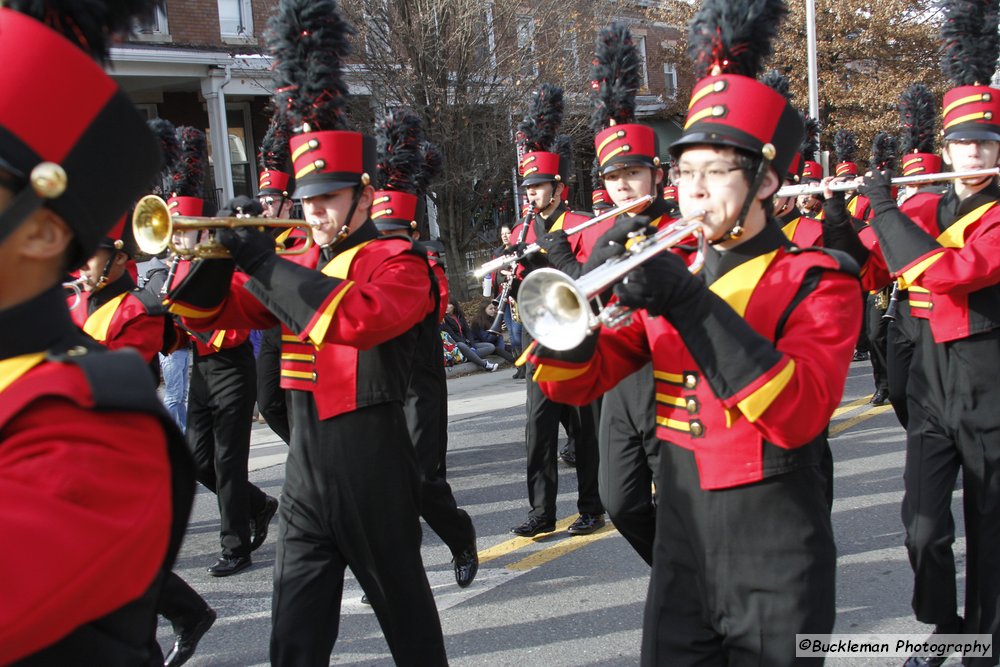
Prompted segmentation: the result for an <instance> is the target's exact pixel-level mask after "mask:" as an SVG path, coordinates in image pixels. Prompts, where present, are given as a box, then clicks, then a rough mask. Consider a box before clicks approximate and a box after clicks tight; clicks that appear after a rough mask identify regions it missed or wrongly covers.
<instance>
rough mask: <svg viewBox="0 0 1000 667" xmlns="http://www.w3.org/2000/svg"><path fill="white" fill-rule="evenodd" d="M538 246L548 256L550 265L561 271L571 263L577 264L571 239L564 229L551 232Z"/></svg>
mask: <svg viewBox="0 0 1000 667" xmlns="http://www.w3.org/2000/svg"><path fill="white" fill-rule="evenodd" d="M538 246H539V247H540V248H541V249H542V250H544V251H545V252H546V254H547V255H548V260H549V263H550V264H552V266H554V267H556V268H557V269H559V270H563V267H564V266H566V265H567V264H569V263H571V262H572V263H575V262H576V254H575V253H574V252H573V249H572V248H571V247H570V245H569V238H568V237H567V236H566V232H565V231H563V230H562V229H560V230H558V231H555V232H549V233H548V234H546V235H545V236H543V237H542V238H540V239H538Z"/></svg>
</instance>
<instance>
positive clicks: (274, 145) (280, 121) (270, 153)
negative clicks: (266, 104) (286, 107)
mask: <svg viewBox="0 0 1000 667" xmlns="http://www.w3.org/2000/svg"><path fill="white" fill-rule="evenodd" d="M290 157H291V153H290V149H289V148H288V125H287V123H286V119H285V117H284V116H283V115H282V114H280V113H275V114H274V115H273V116H271V123H270V125H268V126H267V132H266V133H264V138H263V139H261V142H260V154H259V155H258V158H259V161H260V167H261V169H268V170H271V171H281V172H284V171H287V170H288V160H289V158H290Z"/></svg>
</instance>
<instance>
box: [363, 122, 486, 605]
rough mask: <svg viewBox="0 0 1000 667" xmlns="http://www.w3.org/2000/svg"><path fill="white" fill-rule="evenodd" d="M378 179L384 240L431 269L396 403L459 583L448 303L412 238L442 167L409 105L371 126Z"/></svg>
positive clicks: (464, 571)
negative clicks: (432, 290)
mask: <svg viewBox="0 0 1000 667" xmlns="http://www.w3.org/2000/svg"><path fill="white" fill-rule="evenodd" d="M377 138H378V146H379V154H378V157H379V162H378V165H379V167H378V176H377V178H376V181H377V182H378V183H379V186H380V189H379V190H376V191H375V198H374V203H373V204H372V213H371V217H372V220H373V221H374V223H375V226H376V227H377V228H378V230H379V233H380V234H381V235H382V236H384V237H398V238H405V239H409V240H412V241H413V243H414V248H415V249H417V250H418V251H419V252H421V253H422V254H424V255H425V256H426V257H427V259H428V263H429V264H430V266H429V267H428V269H429V271H430V272H431V276H432V283H433V284H434V285H435V286H436V287H437V292H438V294H439V297H438V308H437V309H435V310H433V311H431V312H430V313H428V314H427V316H426V317H425V318H424V319H423V321H421V322H420V324H418V325H417V342H416V344H415V347H414V350H413V355H412V356H413V370H412V372H411V375H410V382H409V385H408V387H407V390H406V400H405V401H404V402H403V412H404V413H405V415H406V425H407V428H408V429H409V432H410V439H411V440H412V442H413V447H414V450H415V451H416V454H417V466H418V468H419V469H420V516H421V517H423V519H424V521H426V522H427V525H428V526H430V529H431V530H433V531H434V532H435V533H437V535H438V537H440V538H441V541H442V542H444V543H445V544H446V545H447V546H448V548H449V549H450V550H451V555H452V567H453V569H454V571H455V582H456V583H457V584H458V585H459V587H461V588H466V587H467V586H469V584H471V583H472V580H473V579H475V578H476V573H477V572H478V571H479V554H478V551H477V549H476V529H475V527H474V526H473V525H472V519H470V518H469V514H468V512H466V511H465V510H463V509H461V508H459V507H458V503H457V502H456V501H455V495H454V494H453V493H452V490H451V486H450V485H449V484H448V480H447V470H448V469H447V455H448V384H447V382H448V380H447V377H446V376H445V372H444V364H442V363H441V358H442V350H441V335H440V334H439V333H438V331H439V329H438V324H439V323H440V321H441V319H442V318H443V317H444V307H445V306H447V304H448V279H447V277H446V276H445V271H444V268H443V267H442V266H441V265H440V263H439V262H438V261H437V257H438V253H437V252H434V251H433V250H432V249H431V248H430V247H428V246H426V245H424V244H422V243H419V239H420V231H419V229H418V227H419V226H418V224H417V217H418V215H419V214H420V209H421V203H420V200H421V198H422V197H424V196H426V192H427V190H428V188H429V184H430V181H431V180H432V179H433V178H434V177H435V176H436V175H437V173H438V171H440V168H441V166H442V162H441V160H440V154H439V152H438V149H437V147H436V146H434V145H433V144H431V143H429V142H427V141H426V140H424V135H423V128H422V127H421V121H420V117H419V116H417V115H416V114H415V113H413V112H412V111H409V110H404V109H400V110H396V111H393V112H390V113H389V114H388V115H386V117H385V118H384V119H383V120H382V122H381V123H379V125H378V128H377Z"/></svg>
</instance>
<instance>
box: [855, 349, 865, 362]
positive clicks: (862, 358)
mask: <svg viewBox="0 0 1000 667" xmlns="http://www.w3.org/2000/svg"><path fill="white" fill-rule="evenodd" d="M851 361H868V353H867V352H857V351H855V352H854V356H853V357H851Z"/></svg>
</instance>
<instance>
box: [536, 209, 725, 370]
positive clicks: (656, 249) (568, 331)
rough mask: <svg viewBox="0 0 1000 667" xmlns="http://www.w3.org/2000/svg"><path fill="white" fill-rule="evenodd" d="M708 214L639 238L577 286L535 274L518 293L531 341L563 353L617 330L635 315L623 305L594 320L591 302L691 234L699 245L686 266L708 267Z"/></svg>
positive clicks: (552, 273) (551, 274) (556, 274)
mask: <svg viewBox="0 0 1000 667" xmlns="http://www.w3.org/2000/svg"><path fill="white" fill-rule="evenodd" d="M704 217H705V211H696V212H695V213H692V214H691V215H688V216H685V217H683V218H681V219H680V220H677V221H675V222H673V223H672V224H670V225H668V226H667V227H664V228H663V229H661V230H659V231H658V232H656V234H653V235H652V236H647V237H644V238H640V237H636V238H637V240H636V241H635V242H634V243H630V244H628V245H627V246H626V248H627V250H626V251H625V254H624V255H621V256H619V257H614V258H612V259H609V260H608V261H607V262H605V263H604V264H603V265H601V266H599V267H597V268H596V269H594V270H593V271H591V272H590V273H587V274H585V275H583V276H581V277H580V278H579V279H578V280H573V279H572V278H570V277H569V276H567V275H566V274H565V273H563V272H562V271H557V270H555V269H548V268H544V269H536V270H534V271H532V272H531V273H529V274H528V275H527V277H525V279H524V282H522V283H521V289H520V291H519V292H518V308H519V309H520V311H521V323H522V324H523V325H524V326H525V328H527V330H528V332H529V333H530V334H531V335H532V337H533V338H534V339H535V340H537V341H538V342H539V343H540V344H542V345H544V346H545V347H547V348H549V349H550V350H556V351H565V350H571V349H573V348H574V347H576V346H578V345H579V344H580V343H582V342H583V341H584V339H586V338H587V336H589V335H590V334H591V332H592V331H594V330H595V329H597V327H598V326H601V325H604V326H609V327H615V326H618V325H620V324H622V323H624V322H625V321H627V320H628V319H629V318H630V317H631V315H632V311H631V310H630V309H628V308H626V307H625V306H622V305H621V304H619V303H613V304H609V305H607V306H605V307H604V308H603V309H602V310H601V312H600V313H598V314H597V315H594V312H593V311H592V310H591V309H590V300H591V299H593V298H594V297H596V296H598V295H599V294H601V293H602V292H604V290H606V289H607V288H609V287H611V286H612V285H614V284H615V283H617V282H619V281H620V280H621V279H622V278H624V277H625V276H626V275H628V274H629V272H630V271H632V269H634V268H636V267H637V266H639V265H641V264H643V263H645V262H647V261H649V260H650V259H651V258H653V257H655V256H656V255H658V254H660V253H661V252H663V251H664V250H667V249H668V248H672V247H674V246H676V245H678V244H679V243H681V242H682V241H684V240H685V239H687V238H689V237H690V236H691V235H692V234H693V235H695V236H696V237H697V239H698V251H697V253H696V254H695V256H694V259H693V260H692V262H691V263H690V265H688V271H690V272H691V273H697V272H698V271H699V270H700V269H701V266H702V264H704V263H705V236H704V234H702V233H701V222H702V219H703V218H704Z"/></svg>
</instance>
